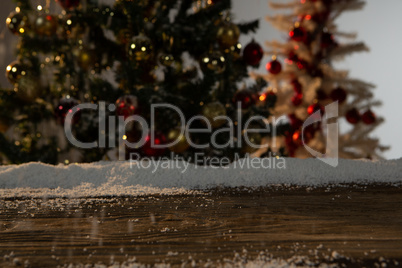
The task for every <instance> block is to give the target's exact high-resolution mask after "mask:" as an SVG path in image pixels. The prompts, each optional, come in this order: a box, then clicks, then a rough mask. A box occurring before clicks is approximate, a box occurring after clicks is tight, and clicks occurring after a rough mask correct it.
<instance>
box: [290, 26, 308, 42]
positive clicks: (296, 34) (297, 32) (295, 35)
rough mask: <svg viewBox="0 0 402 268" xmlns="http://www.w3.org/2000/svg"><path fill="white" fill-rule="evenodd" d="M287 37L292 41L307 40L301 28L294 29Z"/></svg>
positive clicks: (305, 33) (304, 31)
mask: <svg viewBox="0 0 402 268" xmlns="http://www.w3.org/2000/svg"><path fill="white" fill-rule="evenodd" d="M289 36H290V38H291V39H292V40H293V41H296V42H305V41H306V39H307V32H306V30H304V29H303V27H295V28H293V30H291V31H290V32H289Z"/></svg>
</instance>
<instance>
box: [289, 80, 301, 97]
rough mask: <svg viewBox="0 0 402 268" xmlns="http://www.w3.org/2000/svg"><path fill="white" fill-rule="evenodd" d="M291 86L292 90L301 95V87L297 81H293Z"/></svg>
mask: <svg viewBox="0 0 402 268" xmlns="http://www.w3.org/2000/svg"><path fill="white" fill-rule="evenodd" d="M290 83H291V84H292V85H293V90H294V91H295V92H296V93H298V94H301V93H302V85H301V84H300V83H299V81H298V80H297V79H293V80H292V82H290Z"/></svg>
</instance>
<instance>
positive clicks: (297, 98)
mask: <svg viewBox="0 0 402 268" xmlns="http://www.w3.org/2000/svg"><path fill="white" fill-rule="evenodd" d="M302 102H303V94H301V93H296V94H295V95H294V96H293V97H292V103H293V105H294V106H299V105H300V104H302Z"/></svg>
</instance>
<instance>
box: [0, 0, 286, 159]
mask: <svg viewBox="0 0 402 268" xmlns="http://www.w3.org/2000/svg"><path fill="white" fill-rule="evenodd" d="M15 2H16V4H17V7H16V12H13V13H11V14H10V16H9V18H8V19H7V25H8V28H9V29H10V30H11V31H12V32H13V33H14V34H16V35H17V36H18V37H19V43H18V49H17V58H16V61H15V62H13V63H11V64H10V65H9V66H8V67H7V74H6V75H7V77H8V79H9V81H10V82H11V84H12V85H13V88H12V89H3V90H2V91H1V93H0V94H1V103H0V113H1V114H0V118H1V119H0V121H1V133H0V150H1V152H2V155H3V162H5V163H22V162H28V161H42V162H47V163H53V164H55V163H59V162H62V163H70V162H90V161H97V160H101V159H117V155H118V152H119V151H120V153H121V150H122V148H121V147H120V148H119V147H118V144H120V141H121V140H122V139H123V140H125V141H126V142H127V143H128V142H130V143H135V142H138V141H139V140H143V139H142V138H143V129H142V128H141V125H140V124H138V122H133V123H130V124H128V125H127V126H126V131H125V132H124V135H120V134H121V133H120V132H119V131H117V130H115V131H112V129H114V128H115V127H116V125H117V122H118V120H117V119H114V120H108V121H107V122H103V121H102V118H100V116H99V109H98V110H91V109H82V110H77V108H73V107H75V106H76V105H77V104H83V103H92V104H99V103H101V102H103V103H104V106H102V107H103V111H102V112H104V115H105V118H107V119H108V118H113V117H116V116H121V117H124V118H128V117H129V116H135V115H138V116H141V117H142V118H144V120H145V121H146V122H147V123H148V124H151V123H152V122H151V120H152V118H151V105H152V104H164V103H168V104H171V105H174V106H175V107H178V108H179V109H180V111H181V112H182V113H183V115H184V117H185V120H186V121H187V120H190V119H191V118H193V117H194V116H200V115H202V116H204V117H205V118H207V119H208V122H210V123H211V125H212V129H213V131H215V132H217V135H216V136H215V139H216V143H217V144H226V143H227V142H228V141H231V142H232V143H234V142H235V141H239V140H243V139H244V136H247V137H248V139H249V140H250V141H251V142H252V143H253V144H257V145H258V144H260V143H261V140H262V138H263V137H262V135H260V134H259V133H252V134H249V133H247V132H245V127H246V126H245V123H244V122H246V121H247V119H248V118H250V117H252V116H255V115H260V116H262V117H263V118H268V117H269V116H270V108H272V107H273V106H274V105H275V100H276V97H275V96H273V95H267V94H266V92H264V88H265V86H266V84H265V82H264V81H263V80H260V81H259V82H258V83H256V84H255V85H254V86H252V87H247V86H246V83H245V82H244V79H245V78H247V77H248V66H250V65H252V66H253V67H258V65H259V61H260V60H261V58H262V50H261V48H260V47H259V45H258V44H256V43H251V44H249V45H248V46H247V47H246V48H245V49H244V51H243V49H242V48H241V44H239V42H238V40H239V36H240V34H247V33H251V32H253V31H255V30H256V29H257V27H258V21H253V22H249V23H235V22H233V21H232V20H231V14H230V8H231V3H230V1H229V0H221V1H211V0H209V1H179V0H165V1H162V0H160V1H157V0H138V1H131V0H119V1H116V2H115V3H114V4H113V5H102V4H99V3H98V1H96V0H87V1H84V0H57V2H58V4H59V5H61V7H62V8H63V11H62V12H60V14H53V13H51V12H50V11H49V5H57V4H55V3H54V2H52V1H48V2H47V6H35V7H34V6H32V5H31V4H30V2H29V1H28V0H19V1H15ZM237 103H239V105H240V107H241V111H240V112H239V111H238V110H237V109H236V108H237ZM111 104H113V105H115V108H114V107H112V106H110V105H111ZM99 107H101V106H100V105H99ZM73 114H74V117H73V118H72V120H71V122H72V135H73V136H74V137H75V138H76V139H77V140H79V141H80V142H83V143H90V142H94V141H99V140H101V139H102V140H105V141H106V142H105V144H100V145H101V146H99V142H98V146H95V148H89V149H85V150H84V149H82V148H77V147H76V146H74V145H72V144H71V143H70V142H68V141H67V139H66V134H65V131H64V122H65V120H66V119H69V116H68V115H73ZM224 115H227V116H229V117H230V118H231V122H229V121H228V120H222V119H219V120H214V119H213V118H214V117H216V116H224ZM239 116H241V117H242V120H241V121H240V120H239ZM70 117H71V116H70ZM205 125H206V122H205V120H194V122H193V126H192V128H205ZM263 125H264V122H263V121H261V122H260V123H258V122H257V123H255V124H254V125H253V127H254V128H260V127H261V128H262V127H263ZM230 126H232V127H233V126H236V127H238V128H239V129H240V131H236V133H232V132H228V131H224V130H225V128H228V127H230ZM183 127H184V126H183V125H182V122H181V120H180V118H179V116H178V114H177V113H176V112H175V111H174V110H172V109H168V108H164V109H158V110H157V112H156V116H155V122H154V124H153V125H152V131H154V133H155V135H154V136H149V135H148V136H146V137H145V145H144V146H141V147H138V148H127V146H125V147H124V148H123V149H124V151H125V152H126V153H127V154H129V153H138V154H139V155H141V156H150V157H161V156H167V155H170V152H172V153H175V154H179V155H182V156H187V157H189V156H192V155H194V154H195V153H203V154H205V155H207V156H218V157H228V158H230V159H234V156H235V154H236V153H239V154H241V155H244V154H245V153H251V152H253V151H254V149H253V148H250V147H249V146H244V145H243V146H218V147H219V148H218V147H217V146H215V147H214V146H213V145H211V143H210V140H211V133H191V135H190V134H189V136H190V137H191V141H192V143H193V144H197V145H200V144H207V145H206V146H204V147H203V148H201V149H200V148H193V146H189V145H190V142H189V141H188V136H186V135H183V132H182V131H181V130H182V128H183ZM219 129H221V130H222V131H220V132H219ZM179 130H180V131H179ZM279 133H280V131H279ZM114 138H115V139H116V140H117V141H116V142H113V143H111V142H109V141H113V139H114ZM151 138H152V139H153V141H154V142H155V144H164V143H168V142H171V141H176V140H177V141H178V143H177V144H176V145H174V146H171V147H170V148H169V149H170V150H165V149H156V148H153V147H152V146H150V144H149V143H150V142H151V140H150V139H151ZM127 156H128V155H127Z"/></svg>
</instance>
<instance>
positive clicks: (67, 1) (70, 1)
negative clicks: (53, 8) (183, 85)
mask: <svg viewBox="0 0 402 268" xmlns="http://www.w3.org/2000/svg"><path fill="white" fill-rule="evenodd" d="M56 2H58V3H59V4H60V5H61V6H62V7H63V8H64V9H71V8H74V7H77V6H78V5H79V4H80V0H56Z"/></svg>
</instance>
